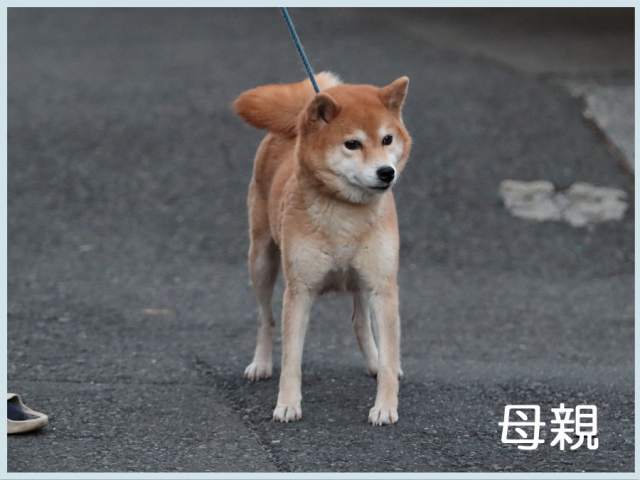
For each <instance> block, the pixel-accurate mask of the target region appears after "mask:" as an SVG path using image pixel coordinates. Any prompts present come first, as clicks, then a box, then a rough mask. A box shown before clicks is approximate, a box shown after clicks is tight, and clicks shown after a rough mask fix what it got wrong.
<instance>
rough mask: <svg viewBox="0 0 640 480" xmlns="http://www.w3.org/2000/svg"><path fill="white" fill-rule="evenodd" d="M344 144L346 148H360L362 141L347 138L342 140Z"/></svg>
mask: <svg viewBox="0 0 640 480" xmlns="http://www.w3.org/2000/svg"><path fill="white" fill-rule="evenodd" d="M344 146H345V148H346V149H347V150H358V149H359V148H362V143H360V141H359V140H347V141H346V142H344Z"/></svg>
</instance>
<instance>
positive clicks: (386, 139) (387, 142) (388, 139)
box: [382, 135, 393, 146]
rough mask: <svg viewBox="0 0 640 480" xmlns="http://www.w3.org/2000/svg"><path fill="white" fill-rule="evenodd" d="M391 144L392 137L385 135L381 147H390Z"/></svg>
mask: <svg viewBox="0 0 640 480" xmlns="http://www.w3.org/2000/svg"><path fill="white" fill-rule="evenodd" d="M391 142H393V136H392V135H385V136H384V138H383V139H382V145H385V146H386V145H391Z"/></svg>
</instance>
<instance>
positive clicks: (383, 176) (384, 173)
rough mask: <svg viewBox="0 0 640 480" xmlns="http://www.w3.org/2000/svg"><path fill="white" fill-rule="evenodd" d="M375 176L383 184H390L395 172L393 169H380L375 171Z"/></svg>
mask: <svg viewBox="0 0 640 480" xmlns="http://www.w3.org/2000/svg"><path fill="white" fill-rule="evenodd" d="M376 175H378V178H379V179H380V180H382V181H383V182H384V183H391V182H392V181H393V177H395V176H396V170H395V169H394V168H393V167H380V168H379V169H378V170H377V171H376Z"/></svg>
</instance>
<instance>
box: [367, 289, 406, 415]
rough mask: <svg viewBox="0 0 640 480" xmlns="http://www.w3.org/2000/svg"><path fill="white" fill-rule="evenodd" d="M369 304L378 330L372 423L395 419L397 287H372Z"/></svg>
mask: <svg viewBox="0 0 640 480" xmlns="http://www.w3.org/2000/svg"><path fill="white" fill-rule="evenodd" d="M371 306H372V309H373V314H374V317H375V320H376V325H377V331H378V351H379V353H378V391H377V394H376V401H375V404H374V405H373V408H371V410H370V411H369V421H370V422H371V423H373V424H374V425H384V424H388V423H396V422H397V421H398V387H399V384H398V376H399V375H400V314H399V311H398V287H397V285H395V284H393V285H387V286H385V288H381V289H376V290H375V291H374V292H373V294H372V297H371Z"/></svg>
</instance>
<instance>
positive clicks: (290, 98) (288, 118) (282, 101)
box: [233, 72, 340, 137]
mask: <svg viewBox="0 0 640 480" xmlns="http://www.w3.org/2000/svg"><path fill="white" fill-rule="evenodd" d="M316 82H318V86H319V87H320V90H324V89H325V88H329V87H333V86H334V85H338V84H339V83H340V79H339V78H338V77H337V76H336V75H334V74H333V73H331V72H321V73H318V74H317V75H316ZM314 94H315V92H314V90H313V86H312V85H311V82H310V81H309V80H308V79H307V80H303V81H302V82H297V83H281V84H272V85H263V86H261V87H256V88H253V89H251V90H247V91H246V92H244V93H242V94H241V95H240V96H239V97H238V98H236V100H235V101H234V102H233V109H234V110H235V112H236V113H237V114H238V115H240V117H242V119H243V120H244V121H245V122H247V123H248V124H250V125H253V126H254V127H256V128H262V129H266V130H269V131H270V132H274V133H279V134H281V135H286V136H290V137H292V136H295V135H296V130H297V122H298V115H299V114H300V112H301V111H302V109H303V108H304V107H305V106H306V105H307V103H308V102H309V100H311V98H312V97H313V96H314Z"/></svg>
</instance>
